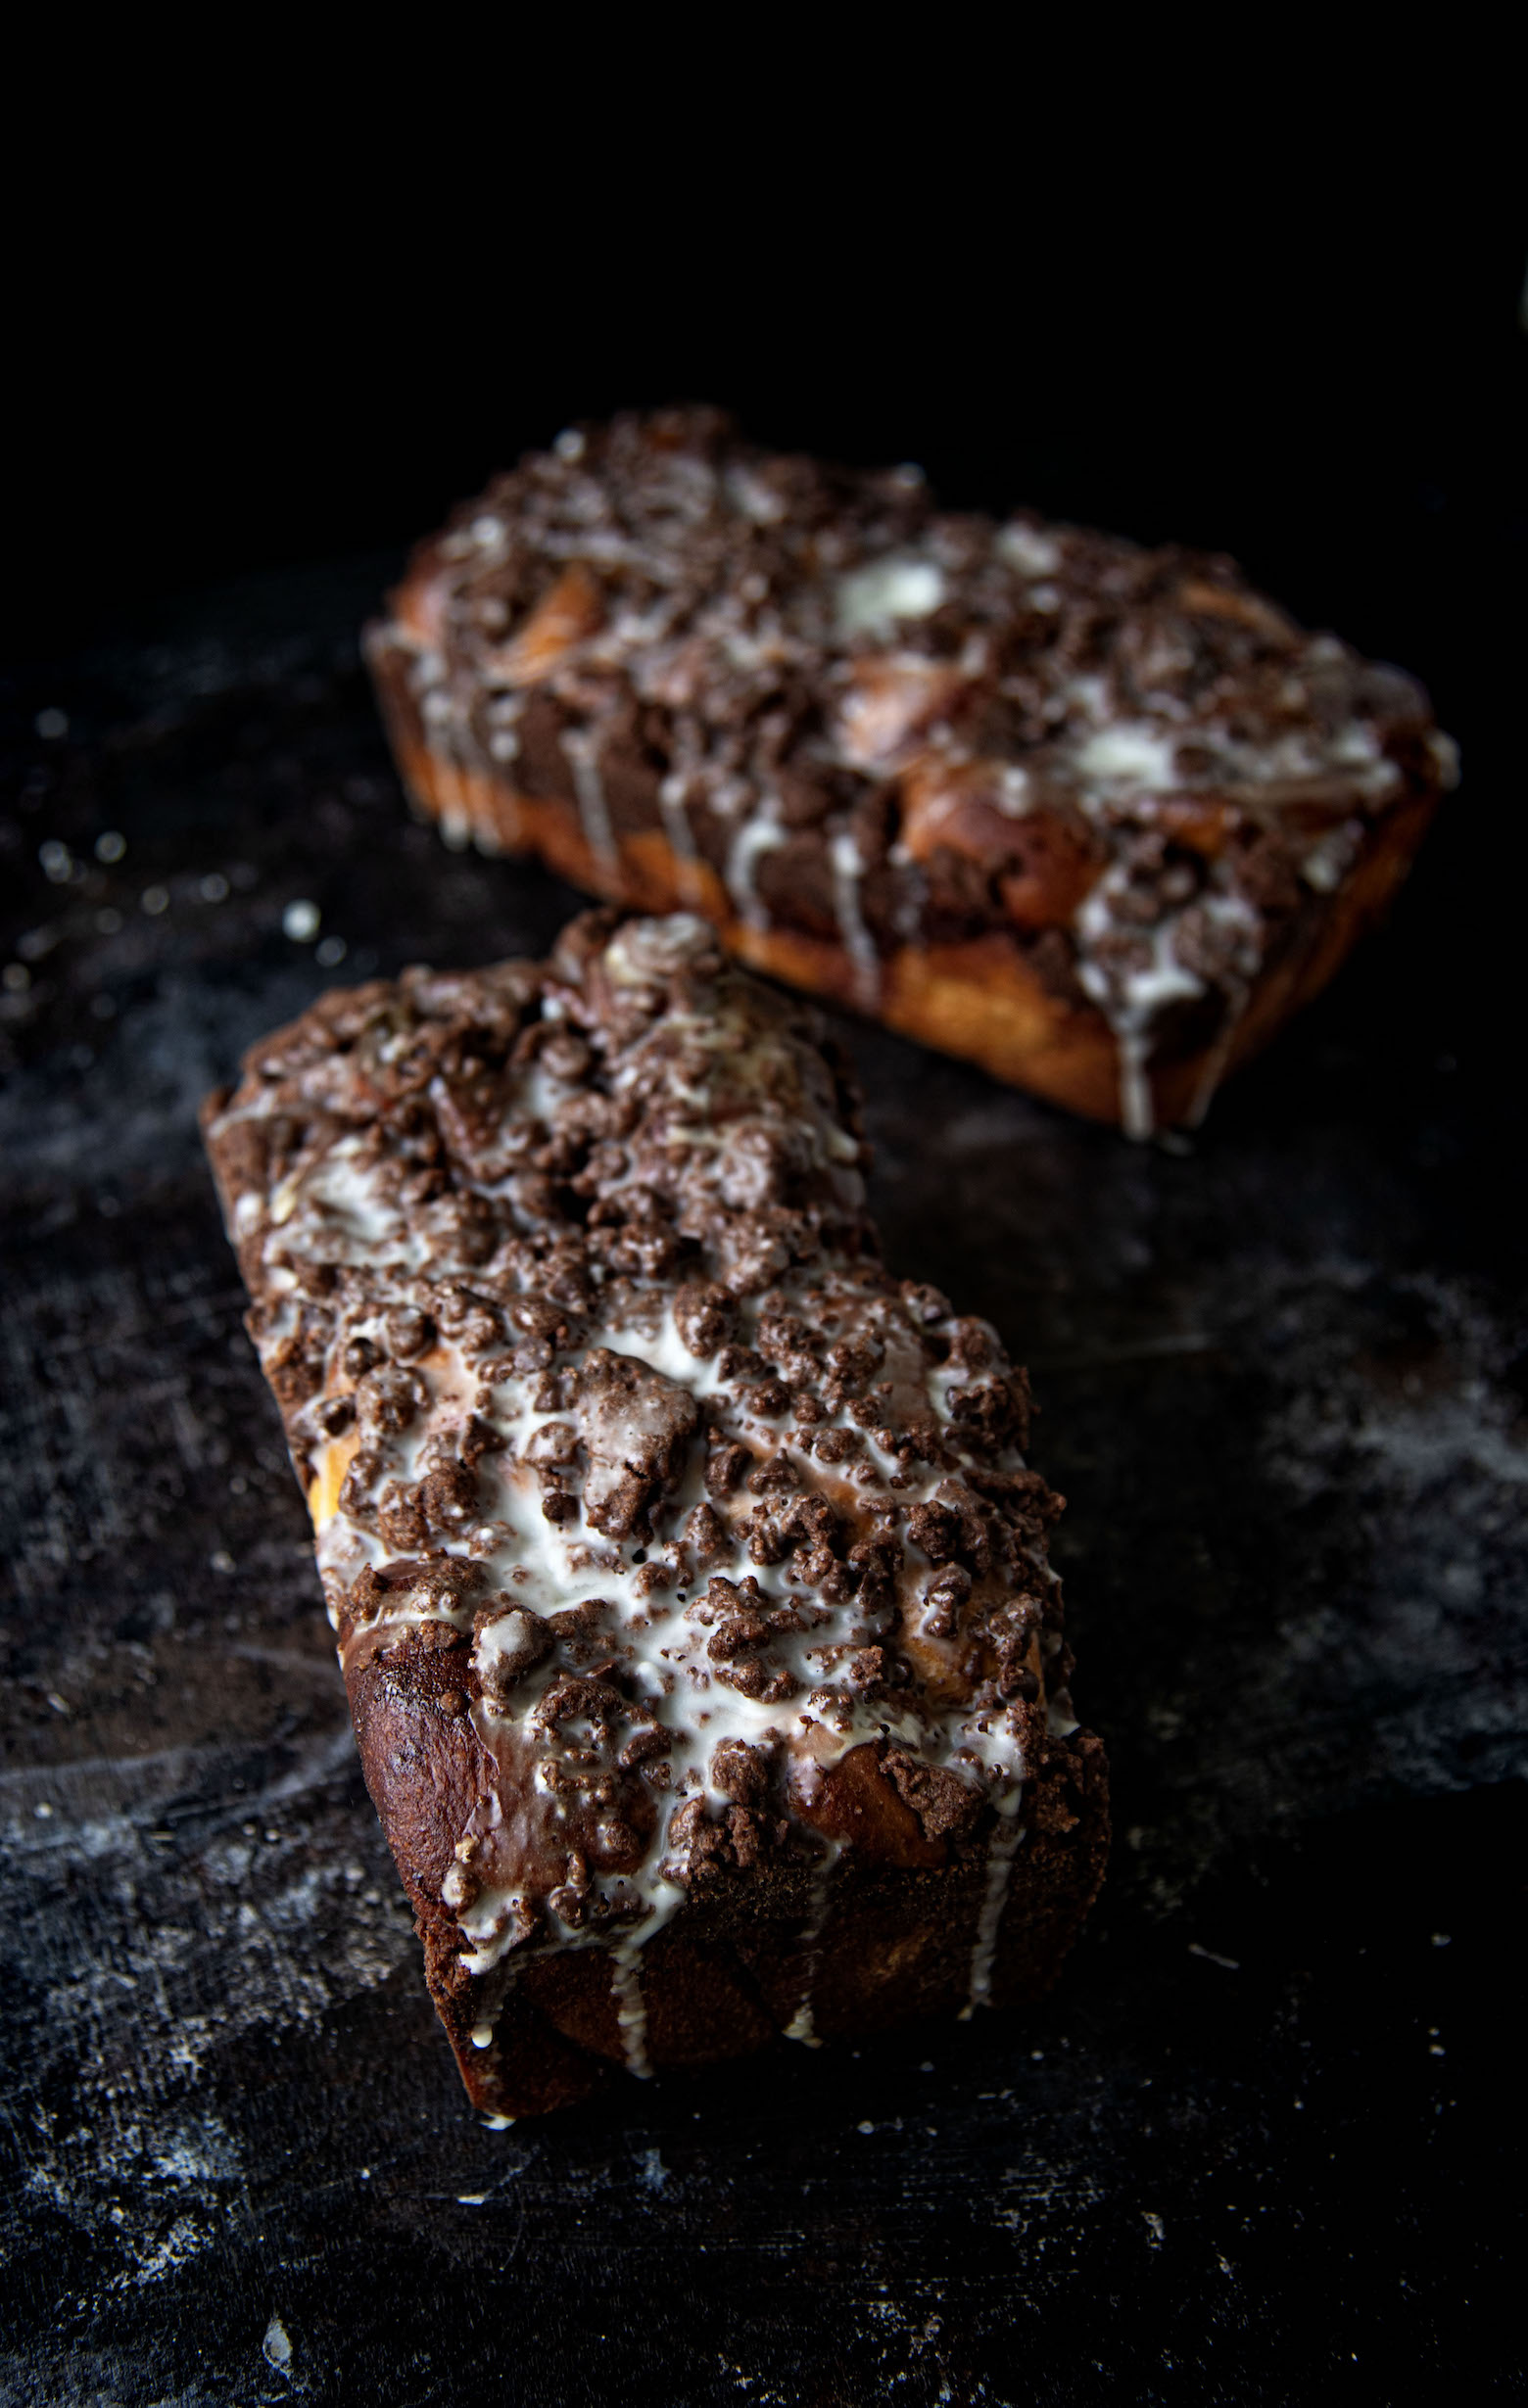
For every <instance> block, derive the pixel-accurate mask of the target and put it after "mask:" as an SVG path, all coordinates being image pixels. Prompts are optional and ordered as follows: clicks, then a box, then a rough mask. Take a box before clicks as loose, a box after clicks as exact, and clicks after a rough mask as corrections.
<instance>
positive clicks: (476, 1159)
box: [205, 913, 1107, 2115]
mask: <svg viewBox="0 0 1528 2408" xmlns="http://www.w3.org/2000/svg"><path fill="white" fill-rule="evenodd" d="M205 1129H206V1136H207V1144H208V1148H209V1152H210V1155H211V1158H212V1161H213V1165H214V1169H215V1175H216V1180H217V1186H218V1190H219V1193H220V1197H221V1201H222V1206H223V1211H224V1214H225V1217H226V1221H227V1226H228V1230H229V1234H230V1237H231V1239H232V1241H233V1243H234V1245H235V1247H236V1248H237V1251H238V1255H239V1260H240V1263H241V1266H242V1268H243V1273H244V1278H245V1282H246V1284H247V1286H248V1289H249V1292H250V1295H251V1297H252V1298H253V1310H252V1312H251V1314H250V1328H251V1331H252V1333H253V1335H254V1337H255V1340H256V1343H257V1345H258V1346H259V1349H260V1354H261V1358H262V1361H263V1366H264V1369H265V1373H266V1376H267V1378H268V1380H269V1382H270V1386H271V1388H272V1390H273V1391H274V1393H275V1395H276V1398H277V1400H278V1402H279V1405H280V1408H281V1412H282V1415H283V1417H284V1420H285V1424H286V1431H287V1437H288V1440H289V1443H290V1447H291V1451H292V1456H293V1460H294V1462H295V1464H296V1466H297V1470H298V1475H299V1478H300V1479H301V1481H302V1483H303V1486H304V1488H305V1490H306V1493H307V1496H308V1500H309V1504H310V1511H311V1516H312V1521H313V1527H314V1530H315V1532H316V1535H317V1555H318V1563H319V1567H320V1571H321V1575H322V1580H323V1584H324V1588H325V1591H326V1593H327V1597H328V1604H329V1613H330V1618H331V1620H332V1622H333V1624H334V1628H335V1630H336V1632H337V1634H338V1639H339V1653H340V1660H341V1664H342V1666H343V1668H344V1674H345V1679H346V1683H347V1686H348V1690H349V1695H350V1701H351V1707H352V1712H353V1715H354V1719H355V1725H356V1731H357V1736H358V1742H359V1748H360V1756H361V1762H362V1765H363V1767H364V1770H365V1776H366V1780H367V1783H368V1785H369V1787H370V1790H371V1794H372V1797H373V1799H374V1800H375V1802H376V1806H377V1811H378V1813H379V1815H380V1817H381V1819H382V1822H383V1825H384V1827H385V1829H386V1832H387V1836H388V1839H389V1841H390V1842H391V1844H392V1848H393V1851H394V1854H395V1856H396V1858H397V1861H398V1865H399V1868H400V1871H401V1872H402V1875H403V1878H404V1881H405V1883H406V1886H407V1889H408V1893H409V1896H410V1898H411V1900H412V1903H413V1907H414V1911H415V1913H416V1916H417V1919H418V1927H419V1931H420V1934H421V1937H422V1939H423V1943H424V1952H425V1964H426V1970H427V1974H428V1978H429V1982H430V1987H431V1990H432V1992H433V1995H434V1998H435V2002H436V2005H437V2007H438V2008H439V2010H440V2014H441V2017H442V2020H443V2021H444V2023H445V2025H446V2029H447V2031H448V2033H449V2034H450V2036H451V2040H452V2043H453V2046H454V2049H455V2052H456V2055H457V2058H458V2061H459V2063H460V2066H461V2069H462V2073H463V2076H464V2078H465V2081H466V2085H467V2089H468V2091H469V2093H470V2095H471V2097H472V2099H473V2100H474V2101H476V2102H477V2103H478V2104H479V2105H480V2106H482V2107H484V2108H486V2109H488V2110H489V2111H491V2112H493V2113H497V2114H500V2115H523V2114H528V2113H534V2112H539V2111H541V2110H544V2109H547V2108H550V2107H553V2106H556V2105H558V2104H560V2103H562V2102H564V2101H570V2100H574V2099H577V2098H580V2097H582V2096H584V2095H585V2094H587V2093H588V2092H589V2091H590V2090H592V2089H593V2088H594V2087H595V2086H596V2085H597V2083H599V2082H600V2081H601V2080H602V2079H603V2078H604V2076H605V2075H606V2074H607V2073H608V2072H609V2071H611V2070H612V2069H614V2068H618V2067H620V2066H621V2065H622V2064H624V2065H626V2066H628V2067H629V2068H630V2069H631V2070H632V2071H633V2072H635V2073H638V2074H645V2073H647V2072H648V2071H649V2070H650V2069H652V2068H654V2067H658V2066H664V2065H679V2064H691V2065H692V2064H698V2063H704V2062H706V2061H708V2060H711V2059H714V2058H720V2057H725V2056H730V2055H734V2054H740V2053H742V2052H745V2051H748V2050H752V2049H755V2048H757V2047H759V2046H761V2045H762V2044H764V2043H765V2042H767V2041H769V2040H770V2039H771V2038H772V2036H774V2035H776V2034H785V2035H786V2036H788V2037H789V2038H793V2039H796V2040H801V2041H809V2042H810V2041H816V2040H822V2039H829V2038H831V2037H833V2036H835V2035H837V2034H843V2033H860V2032H864V2031H868V2030H871V2029H873V2028H875V2027H877V2026H881V2025H885V2024H887V2023H890V2022H894V2021H896V2020H898V2019H900V2018H903V2017H909V2016H915V2015H927V2014H933V2013H940V2012H963V2011H967V2010H969V2009H971V2008H973V2007H981V2006H984V2005H987V2004H992V2005H1001V2004H1004V2003H1008V2002H1014V2001H1021V2000H1025V1999H1031V1998H1033V1997H1035V1996H1036V1995H1037V1994H1038V1993H1039V1992H1040V1991H1042V1990H1043V1989H1044V1988H1045V1987H1046V1986H1047V1985H1048V1984H1049V1983H1050V1982H1051V1981H1052V1980H1053V1979H1054V1978H1055V1975H1056V1972H1057V1970H1058V1967H1059V1965H1060V1963H1061V1959H1062V1958H1063V1956H1064V1954H1065V1952H1066V1950H1067V1948H1068V1946H1069V1945H1070V1943H1071V1941H1072V1939H1073V1938H1074V1934H1075V1932H1076V1930H1077V1928H1078V1925H1079V1924H1080V1922H1081V1920H1082V1917H1083V1915H1084V1914H1085V1912H1086V1911H1087V1908H1088V1905H1089V1903H1090V1901H1091V1899H1092V1897H1093V1895H1094V1892H1095V1890H1096V1888H1097V1886H1098V1882H1099V1879H1100V1877H1101V1874H1102V1869H1103V1864H1104V1857H1105V1851H1106V1846H1107V1804H1106V1771H1105V1765H1104V1758H1103V1752H1102V1749H1101V1747H1100V1744H1099V1742H1098V1740H1097V1739H1096V1738H1095V1737H1093V1736H1092V1735H1091V1734H1090V1733H1088V1732H1086V1731H1083V1730H1081V1729H1080V1728H1079V1727H1078V1725H1077V1722H1076V1719H1075V1717H1074V1713H1073V1709H1072V1704H1071V1699H1070V1694H1069V1685H1068V1684H1069V1678H1070V1673H1071V1659H1070V1656H1069V1654H1068V1651H1067V1648H1066V1646H1065V1644H1064V1641H1063V1636H1062V1616H1061V1589H1060V1585H1059V1583H1058V1582H1057V1580H1056V1578H1055V1575H1054V1574H1053V1573H1052V1572H1051V1571H1050V1569H1049V1568H1048V1565H1047V1560H1046V1533H1047V1530H1048V1529H1049V1527H1050V1525H1051V1523H1052V1521H1053V1519H1054V1517H1055V1515H1056V1514H1057V1512H1058V1511H1059V1510H1060V1499H1058V1498H1057V1497H1056V1496H1054V1495H1053V1494H1052V1493H1051V1491H1050V1490H1049V1489H1048V1488H1047V1487H1046V1486H1045V1483H1044V1482H1043V1480H1041V1479H1040V1478H1039V1476H1038V1475H1037V1474H1036V1473H1034V1472H1032V1471H1030V1470H1028V1469H1027V1467H1026V1464H1025V1461H1024V1458H1023V1455H1022V1453H1021V1451H1020V1450H1021V1448H1022V1446H1023V1445H1024V1443H1025V1438H1026V1429H1027V1411H1028V1402H1027V1387H1026V1383H1025V1378H1024V1375H1023V1373H1022V1372H1017V1371H1015V1370H1013V1369H1012V1368H1011V1366H1010V1364H1009V1362H1008V1360H1007V1358H1006V1356H1005V1354H1004V1351H1003V1348H1002V1346H1001V1345H1000V1343H999V1341H998V1339H997V1336H996V1334H995V1333H994V1331H993V1330H992V1329H991V1328H990V1327H989V1326H988V1325H987V1324H986V1323H985V1322H983V1321H980V1320H977V1319H973V1318H971V1317H969V1316H963V1315H961V1314H958V1313H956V1312H955V1311H954V1310H953V1309H952V1307H951V1306H950V1304H949V1303H948V1302H947V1301H946V1299H945V1298H943V1297H942V1296H940V1295H938V1294H937V1293H936V1292H935V1291H934V1290H933V1289H931V1288H928V1287H922V1286H918V1285H916V1284H914V1283H911V1282H908V1281H905V1280H904V1281H900V1282H899V1281H897V1280H895V1279H893V1278H892V1277H890V1276H889V1275H888V1273H887V1272H886V1271H885V1270H884V1269H883V1267H882V1265H881V1263H880V1261H879V1259H878V1257H877V1251H876V1243H875V1235H874V1231H873V1229H872V1227H871V1225H870V1223H869V1221H868V1219H867V1216H866V1210H865V1200H864V1199H865V1190H864V1180H863V1170H864V1164H865V1146H864V1141H863V1139H862V1136H861V1127H860V1117H859V1111H858V1107H857V1104H856V1100H855V1095H854V1090H853V1086H852V1083H851V1080H850V1077H849V1073H848V1071H847V1068H846V1065H845V1064H844V1062H842V1061H841V1060H840V1058H839V1057H838V1055H837V1054H836V1051H835V1048H834V1046H833V1044H832V1042H831V1040H829V1039H827V1038H826V1037H825V1035H824V1033H823V1031H822V1029H821V1027H820V1026H819V1024H818V1022H817V1019H816V1016H815V1015H814V1014H813V1013H812V1012H811V1010H810V1008H809V1007H807V1006H804V1005H801V1004H798V1003H796V1002H793V1001H791V1000H789V999H788V998H786V997H784V996H782V995H780V994H779V993H777V992H776V991H775V990H773V989H770V988H767V987H764V986H761V985H760V984H759V983H758V982H757V981H756V980H755V979H753V978H752V977H750V976H749V975H748V974H747V972H746V971H744V970H741V969H739V968H736V967H735V966H732V965H730V964H728V963H726V962H725V960H724V957H723V956H722V954H721V953H720V951H719V949H718V946H717V940H716V935H715V932H714V930H713V929H711V928H710V927H709V926H708V924H707V923H706V922H704V921H701V920H699V919H696V918H694V917H693V916H685V915H679V916H675V917H672V918H669V919H664V920H627V921H620V920H619V918H618V916H617V915H615V914H612V913H591V914H588V915H586V916H585V917H584V918H583V919H581V920H579V921H575V922H574V923H573V924H572V926H571V927H569V928H568V929H567V930H566V931H565V932H564V934H563V936H562V938H561V940H560V941H559V943H558V946H557V949H556V951H555V953H554V954H553V956H552V958H551V960H550V961H549V963H548V964H546V965H544V966H538V965H534V964H530V963H523V962H509V963H505V964H502V965H501V966H500V967H498V968H492V969H485V970H481V971H477V972H474V973H470V974H465V975H436V974H433V973H431V972H430V971H427V970H422V969H416V970H408V971H406V972H405V974H404V976H403V978H402V979H401V980H399V981H398V983H397V984H388V983H385V982H376V983H374V984H371V985H368V986H363V987H359V988H357V989H355V990H354V991H350V992H336V993H332V994H329V995H326V996H325V997H323V998H322V1000H321V1001H320V1002H318V1003H317V1004H315V1005H314V1006H313V1007H312V1009H311V1010H310V1011H309V1012H307V1013H305V1014H304V1015H303V1016H302V1017H301V1018H300V1019H298V1020H296V1021H295V1022H294V1023H293V1024H292V1025H291V1026H290V1027H289V1028H287V1029H285V1030H283V1031H281V1032H280V1033H279V1034H278V1035H276V1036H274V1037H272V1038H271V1039H270V1040H269V1041H268V1042H267V1043H266V1044H263V1045H261V1046H258V1047H256V1048H255V1049H254V1051H253V1052H252V1053H251V1054H250V1056H249V1057H248V1060H247V1062H246V1063H245V1067H244V1074H243V1077H242V1078H241V1080H240V1082H239V1084H238V1086H237V1088H236V1089H234V1090H233V1091H232V1092H231V1093H226V1092H225V1093H221V1094H218V1095H216V1096H214V1097H213V1098H211V1099H210V1100H209V1104H208V1106H207V1108H206V1111H205Z"/></svg>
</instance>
